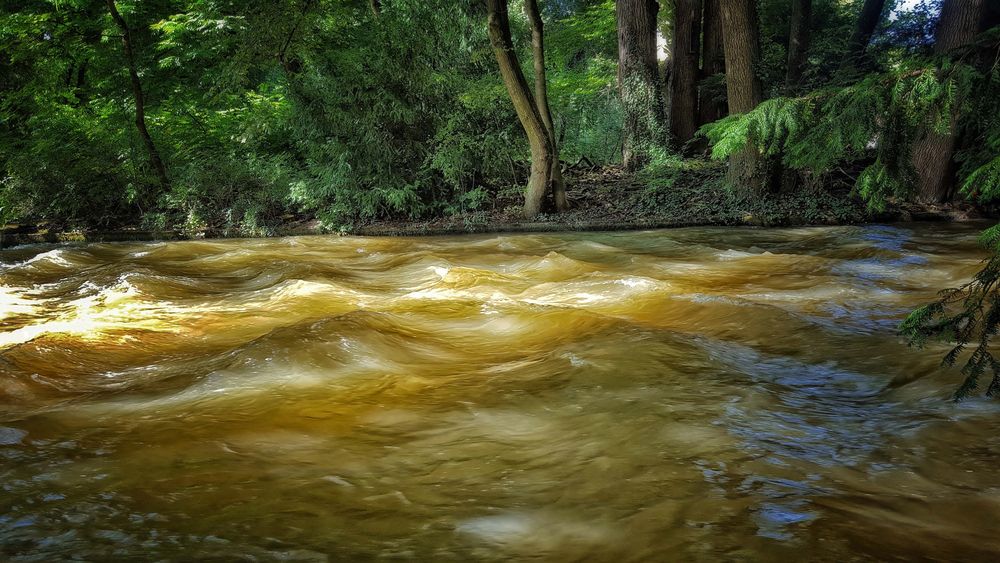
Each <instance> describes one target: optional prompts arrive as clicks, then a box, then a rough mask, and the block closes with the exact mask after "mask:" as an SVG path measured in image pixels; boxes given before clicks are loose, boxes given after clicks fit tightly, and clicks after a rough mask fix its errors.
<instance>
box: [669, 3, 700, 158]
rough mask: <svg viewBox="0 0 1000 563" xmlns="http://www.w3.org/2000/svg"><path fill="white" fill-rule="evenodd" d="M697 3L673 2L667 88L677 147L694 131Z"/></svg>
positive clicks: (697, 41) (697, 28)
mask: <svg viewBox="0 0 1000 563" xmlns="http://www.w3.org/2000/svg"><path fill="white" fill-rule="evenodd" d="M700 28H701V0H674V57H673V65H672V67H673V71H672V72H671V88H670V99H671V101H670V133H671V135H672V136H673V140H674V142H676V143H677V145H678V147H681V146H683V145H684V144H685V143H687V142H688V141H690V140H691V139H692V138H694V133H695V131H697V130H698V61H699V58H700V55H701V40H700V36H701V33H700V31H701V29H700Z"/></svg>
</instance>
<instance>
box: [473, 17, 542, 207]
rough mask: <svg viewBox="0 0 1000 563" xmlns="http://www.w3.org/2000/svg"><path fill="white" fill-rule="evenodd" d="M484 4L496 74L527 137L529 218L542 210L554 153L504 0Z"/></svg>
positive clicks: (527, 204)
mask: <svg viewBox="0 0 1000 563" xmlns="http://www.w3.org/2000/svg"><path fill="white" fill-rule="evenodd" d="M486 7H487V11H488V13H487V22H488V30H489V36H490V45H491V47H492V48H493V54H494V55H495V56H496V59H497V64H498V65H499V66H500V77H501V78H502V79H503V83H504V86H505V87H506V88H507V94H508V95H509V96H510V100H511V102H512V103H513V104H514V111H515V112H516V113H517V118H518V120H519V121H520V122H521V127H523V128H524V132H525V134H526V135H527V136H528V147H529V149H530V150H531V176H530V177H529V179H528V188H527V191H526V192H525V197H524V217H525V218H526V219H531V218H533V217H534V216H535V215H538V213H539V212H540V211H541V209H542V200H543V199H544V198H545V192H546V190H547V188H548V185H549V183H550V182H551V177H552V167H553V165H554V163H553V161H554V160H555V154H554V151H553V148H552V143H551V142H550V141H549V133H548V131H547V130H546V128H545V122H544V121H542V116H541V114H540V113H539V111H538V105H537V104H536V103H535V100H534V99H533V97H532V95H531V91H530V90H529V89H528V81H527V80H525V78H524V73H523V72H522V71H521V63H520V61H518V59H517V52H516V51H514V42H513V40H512V39H511V35H510V19H509V14H508V11H507V0H487V2H486Z"/></svg>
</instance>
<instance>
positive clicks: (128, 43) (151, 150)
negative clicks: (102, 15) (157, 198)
mask: <svg viewBox="0 0 1000 563" xmlns="http://www.w3.org/2000/svg"><path fill="white" fill-rule="evenodd" d="M107 4H108V11H109V12H111V19H113V20H114V21H115V25H117V26H118V28H119V29H120V30H121V32H122V44H123V45H124V47H125V60H126V62H127V63H128V76H129V80H130V81H131V82H132V98H133V101H134V102H135V128H136V129H138V130H139V136H140V137H142V143H143V144H144V145H145V146H146V152H147V153H148V155H149V164H150V166H151V167H152V168H153V171H154V172H155V173H156V177H157V179H159V181H160V186H161V187H163V188H166V187H167V186H169V185H170V180H169V178H168V177H167V168H166V166H164V165H163V159H161V158H160V152H159V151H157V150H156V145H155V144H154V143H153V138H152V137H150V135H149V129H147V128H146V106H145V102H144V100H143V95H142V83H141V82H140V81H139V72H138V70H136V64H135V51H133V49H132V31H131V29H129V27H128V24H127V23H125V18H123V17H122V16H121V14H119V13H118V8H117V7H116V6H115V1H114V0H107Z"/></svg>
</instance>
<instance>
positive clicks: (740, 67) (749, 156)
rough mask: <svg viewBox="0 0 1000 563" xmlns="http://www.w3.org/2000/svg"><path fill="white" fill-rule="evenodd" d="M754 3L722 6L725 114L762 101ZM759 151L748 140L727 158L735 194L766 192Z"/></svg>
mask: <svg viewBox="0 0 1000 563" xmlns="http://www.w3.org/2000/svg"><path fill="white" fill-rule="evenodd" d="M757 34H758V30H757V2H756V0H725V1H723V2H722V36H723V40H724V43H725V51H726V95H727V97H728V99H729V113H730V114H739V113H747V112H748V111H750V110H752V109H754V108H755V107H757V105H759V104H760V102H761V101H763V94H762V88H761V83H760V78H758V76H757V72H756V70H757V65H758V62H759V60H760V40H759V38H758V35H757ZM766 168H767V167H766V162H765V159H764V157H763V155H761V153H760V151H759V150H758V149H757V147H756V146H755V145H754V144H753V139H750V140H749V142H748V143H747V146H746V148H744V149H743V150H741V151H739V152H737V153H735V154H733V155H732V156H731V157H730V158H729V171H728V172H727V174H726V179H727V181H728V183H729V185H730V186H732V187H733V188H734V189H737V190H739V191H745V192H751V193H760V192H762V191H765V190H766V189H767V187H768V186H767V183H768V182H767V178H768V172H767V170H766Z"/></svg>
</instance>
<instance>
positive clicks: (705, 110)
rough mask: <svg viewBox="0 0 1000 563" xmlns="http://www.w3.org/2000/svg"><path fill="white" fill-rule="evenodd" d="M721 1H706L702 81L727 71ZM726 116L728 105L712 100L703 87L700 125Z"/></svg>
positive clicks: (701, 90) (700, 96) (703, 26)
mask: <svg viewBox="0 0 1000 563" xmlns="http://www.w3.org/2000/svg"><path fill="white" fill-rule="evenodd" d="M720 1H721V0H704V9H703V10H702V12H703V16H702V27H701V39H702V47H701V80H704V79H706V78H708V77H710V76H715V75H716V74H722V73H724V72H725V71H726V56H725V52H724V50H723V44H722V12H721V10H720V7H719V2H720ZM725 115H726V104H725V103H723V102H720V101H718V100H715V99H713V98H712V96H711V94H710V92H709V90H708V89H707V88H704V87H702V88H701V89H700V91H699V92H698V124H699V125H704V124H706V123H711V122H713V121H717V120H719V119H721V118H722V117H725Z"/></svg>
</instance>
